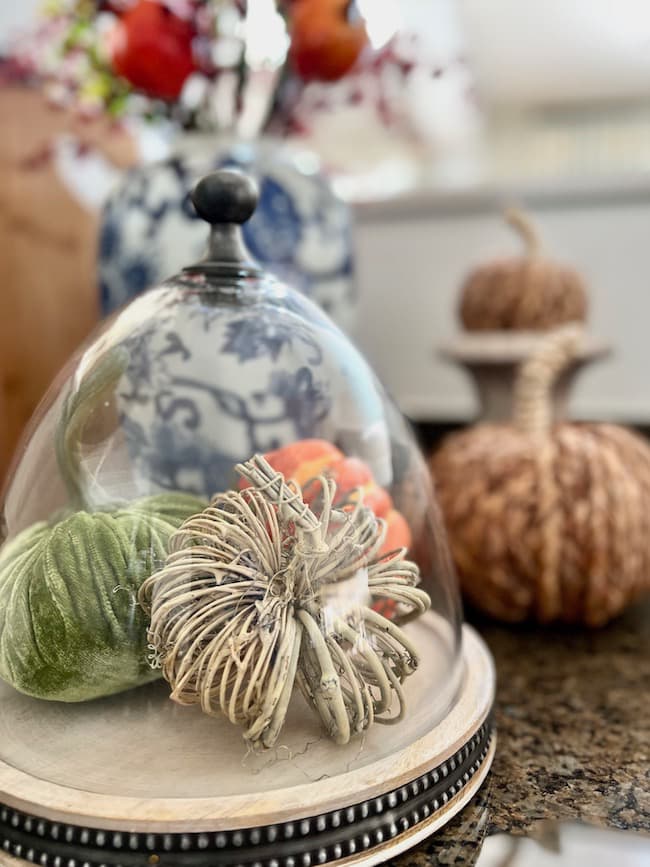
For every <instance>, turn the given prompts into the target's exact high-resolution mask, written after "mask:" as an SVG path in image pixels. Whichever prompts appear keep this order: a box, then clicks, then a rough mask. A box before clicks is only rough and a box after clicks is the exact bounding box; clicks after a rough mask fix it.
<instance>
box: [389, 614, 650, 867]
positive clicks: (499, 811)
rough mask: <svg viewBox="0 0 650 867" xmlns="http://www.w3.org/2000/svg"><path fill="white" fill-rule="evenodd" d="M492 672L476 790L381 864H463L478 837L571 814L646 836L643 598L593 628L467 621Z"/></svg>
mask: <svg viewBox="0 0 650 867" xmlns="http://www.w3.org/2000/svg"><path fill="white" fill-rule="evenodd" d="M468 619H469V620H470V622H473V623H474V625H475V626H476V627H477V628H478V630H479V632H480V633H481V634H482V635H483V637H484V638H485V640H486V641H487V643H488V645H489V647H490V649H491V650H492V653H493V654H494V658H495V662H496V667H497V678H498V686H497V703H496V721H497V731H498V744H497V752H496V757H495V760H494V764H493V767H492V771H491V773H490V775H489V777H488V779H487V781H486V784H485V785H484V786H483V788H482V789H481V790H480V791H479V793H478V794H477V796H476V797H475V798H474V800H473V801H472V802H470V804H468V806H467V807H466V808H465V809H464V810H463V811H462V812H461V813H460V814H459V815H458V816H456V817H455V819H454V820H452V822H451V823H450V824H449V825H448V826H447V827H446V828H445V829H444V830H442V831H441V832H439V833H438V834H435V835H434V836H433V837H431V838H430V839H429V840H428V841H426V842H425V843H424V844H422V845H420V846H419V847H417V848H415V849H413V850H411V851H410V852H407V853H406V854H405V855H403V856H401V857H400V858H397V859H395V860H394V861H393V862H390V863H392V864H395V865H399V867H438V865H441V867H442V865H459V867H461V865H462V867H464V865H468V867H469V865H472V864H474V863H475V862H476V860H477V858H478V855H479V853H480V849H481V845H482V842H483V840H484V838H485V837H486V835H491V834H497V833H501V832H507V833H511V834H516V835H523V834H535V833H539V829H540V828H543V827H545V826H546V825H548V823H549V822H555V821H558V822H564V821H576V820H578V821H581V822H585V823H587V824H591V825H596V826H599V827H608V828H617V829H622V830H627V831H639V832H645V833H650V722H649V719H650V601H649V602H647V603H644V604H641V605H638V606H636V607H635V608H633V609H631V610H630V611H628V612H627V614H625V615H624V616H623V617H622V618H620V619H619V620H618V621H616V622H615V623H613V624H611V625H610V626H609V627H607V628H605V629H602V630H600V631H593V632H591V631H586V630H576V629H568V628H563V629H548V628H547V629H541V628H534V627H504V626H498V625H495V624H493V623H489V622H486V621H484V620H481V619H479V617H477V616H475V617H472V616H471V615H470V616H469V617H468Z"/></svg>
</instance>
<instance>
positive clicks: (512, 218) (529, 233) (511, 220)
mask: <svg viewBox="0 0 650 867" xmlns="http://www.w3.org/2000/svg"><path fill="white" fill-rule="evenodd" d="M503 216H504V218H505V220H506V222H507V223H508V224H509V225H510V226H511V227H512V228H513V229H514V230H515V232H517V233H518V234H519V236H520V237H521V239H522V241H523V242H524V245H525V247H526V256H528V257H529V258H533V257H535V256H539V255H540V253H541V251H542V245H541V242H540V239H539V235H538V234H537V229H536V228H535V225H534V223H533V222H532V220H531V219H530V217H528V216H527V215H526V214H525V213H524V211H522V210H520V209H519V208H515V207H511V208H506V210H505V211H504V212H503Z"/></svg>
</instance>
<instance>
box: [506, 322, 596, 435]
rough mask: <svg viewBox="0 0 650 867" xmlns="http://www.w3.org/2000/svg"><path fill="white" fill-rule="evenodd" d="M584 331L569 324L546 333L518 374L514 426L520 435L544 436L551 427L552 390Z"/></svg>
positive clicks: (515, 391)
mask: <svg viewBox="0 0 650 867" xmlns="http://www.w3.org/2000/svg"><path fill="white" fill-rule="evenodd" d="M582 335H583V328H582V326H581V325H580V324H579V323H571V324H569V325H564V326H562V327H561V328H557V329H556V330H554V331H552V332H549V334H548V336H547V337H546V338H545V339H544V340H542V341H541V343H540V344H539V346H538V347H537V348H536V349H535V350H534V351H533V353H532V354H531V355H530V357H529V358H528V359H527V360H526V361H524V362H523V363H522V365H521V367H520V369H519V372H518V374H517V379H516V380H515V387H514V400H513V406H514V409H513V423H514V426H515V427H516V428H518V429H519V430H520V431H522V433H527V434H534V435H536V436H544V435H545V434H547V433H548V431H549V430H550V429H551V426H552V424H553V403H552V391H553V386H554V385H555V382H556V380H557V378H558V377H559V375H560V374H561V373H562V372H563V371H564V369H565V368H566V367H567V365H568V364H569V363H570V362H571V361H572V360H573V359H574V358H575V356H576V352H577V350H578V348H579V346H580V343H581V342H582Z"/></svg>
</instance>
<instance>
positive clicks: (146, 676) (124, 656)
mask: <svg viewBox="0 0 650 867" xmlns="http://www.w3.org/2000/svg"><path fill="white" fill-rule="evenodd" d="M127 361H128V357H127V356H126V355H125V354H123V353H121V352H119V351H118V352H114V353H112V354H109V355H108V356H107V357H105V358H104V359H103V361H102V362H101V363H100V364H99V365H98V366H97V367H96V368H95V369H94V370H92V371H91V372H90V373H89V374H88V375H87V376H86V377H85V379H84V380H83V382H82V383H81V385H80V387H79V389H78V390H77V391H75V392H73V393H72V395H71V396H70V397H69V398H68V400H67V401H66V404H65V407H64V409H63V412H62V415H61V419H60V421H59V425H58V430H57V435H56V442H55V448H56V453H57V458H58V464H59V469H60V472H61V475H62V477H63V478H64V480H65V483H66V486H67V489H68V495H69V503H70V507H71V508H70V509H68V510H67V511H66V512H65V513H64V514H59V515H57V516H56V519H55V520H53V521H52V522H47V521H40V522H38V523H36V524H33V525H31V526H30V527H27V528H26V529H25V530H23V531H22V532H20V533H19V534H18V535H17V536H15V537H14V538H13V539H11V540H10V541H9V542H7V543H6V544H5V545H4V546H3V548H2V551H1V552H0V677H1V678H2V679H3V680H5V681H7V682H8V683H9V684H11V685H12V686H13V687H14V688H15V689H17V690H19V691H20V692H24V693H26V694H27V695H31V696H34V697H36V698H43V699H51V700H56V701H66V702H77V701H86V700H88V699H93V698H97V697H99V696H104V695H110V694H112V693H115V692H119V691H121V690H124V689H129V688H131V687H133V686H138V685H140V684H143V683H146V682H148V681H150V680H152V679H153V678H155V677H157V676H158V675H159V672H156V671H153V670H152V668H151V666H150V663H149V660H148V659H147V655H148V653H147V626H148V618H147V616H146V615H145V613H144V612H143V611H142V609H141V608H140V607H139V605H138V604H137V593H138V590H139V588H140V585H141V584H142V582H143V581H144V579H145V578H147V577H148V576H149V575H151V573H152V572H153V571H155V569H157V568H159V567H160V566H161V565H162V563H163V562H164V560H165V557H166V555H167V542H168V539H169V536H170V535H171V533H172V532H173V531H174V530H176V528H177V527H178V526H179V525H180V524H181V523H182V522H183V521H184V520H185V518H187V517H188V516H189V515H191V514H193V513H195V512H196V511H197V510H199V509H201V508H203V506H204V505H205V504H204V503H203V502H202V501H201V500H200V499H198V498H197V497H194V496H191V495H188V494H184V493H178V492H170V493H164V494H158V495H154V496H151V497H145V498H142V499H140V500H137V501H135V502H133V503H130V504H129V505H128V506H126V507H122V508H118V509H110V508H107V507H103V508H101V509H96V508H94V507H93V503H92V502H91V500H92V497H91V494H90V490H91V485H90V484H89V480H87V479H85V477H84V474H83V470H82V464H81V461H80V459H79V454H78V449H79V443H80V442H81V441H82V439H83V431H84V428H85V426H86V424H87V423H88V422H89V421H90V419H91V416H92V415H93V413H94V412H95V411H96V409H97V407H98V406H101V404H102V401H103V399H104V398H105V397H106V396H107V395H108V394H110V393H111V391H112V389H113V388H114V386H115V383H116V382H117V380H118V379H119V377H120V376H121V374H122V372H123V370H124V367H125V365H126V363H127Z"/></svg>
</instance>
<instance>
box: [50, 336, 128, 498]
mask: <svg viewBox="0 0 650 867" xmlns="http://www.w3.org/2000/svg"><path fill="white" fill-rule="evenodd" d="M128 363H129V354H128V352H127V351H126V350H125V349H121V348H120V349H114V350H112V351H111V352H108V353H106V355H104V356H102V358H101V359H100V360H99V361H98V363H97V364H96V365H95V366H94V367H92V368H91V370H90V371H89V372H88V373H87V374H86V376H84V378H83V379H82V380H81V382H80V384H79V386H78V387H77V388H76V389H74V390H73V391H71V392H70V393H69V394H68V396H67V397H66V399H65V403H64V406H63V412H62V413H61V418H60V420H59V423H58V426H57V429H56V434H55V449H56V459H57V463H58V465H59V471H60V473H61V476H62V477H63V481H64V482H65V486H66V489H67V491H68V495H69V497H70V505H71V506H72V507H73V508H75V509H82V510H88V511H90V509H91V499H90V497H89V491H88V485H87V482H86V480H85V477H84V471H83V468H82V466H81V456H80V448H79V444H80V442H81V440H82V437H83V430H84V427H85V425H86V424H87V422H88V420H89V419H90V417H91V415H92V414H93V412H94V411H95V410H96V409H97V408H98V407H99V406H101V404H102V402H103V401H104V400H105V399H106V397H107V396H108V393H109V392H111V391H112V390H113V389H114V387H115V384H116V383H117V382H118V380H119V379H120V377H121V376H122V374H123V373H124V371H125V370H126V368H127V366H128ZM73 388H74V387H73Z"/></svg>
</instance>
